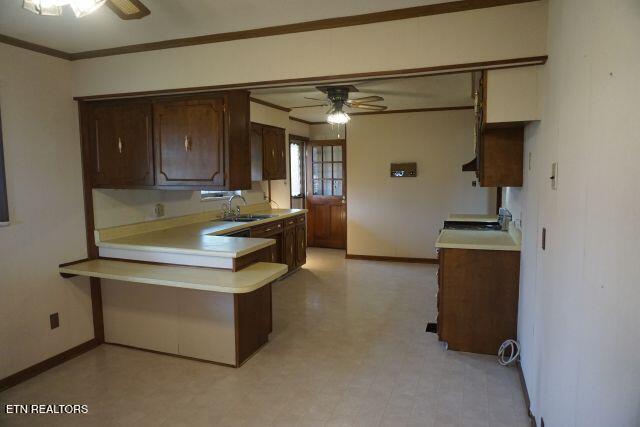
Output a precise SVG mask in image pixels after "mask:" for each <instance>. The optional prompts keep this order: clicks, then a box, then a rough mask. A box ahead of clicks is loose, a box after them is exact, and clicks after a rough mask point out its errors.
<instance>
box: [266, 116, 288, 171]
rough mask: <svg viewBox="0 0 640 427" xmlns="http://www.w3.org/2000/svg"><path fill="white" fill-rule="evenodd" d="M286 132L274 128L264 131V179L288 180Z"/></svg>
mask: <svg viewBox="0 0 640 427" xmlns="http://www.w3.org/2000/svg"><path fill="white" fill-rule="evenodd" d="M284 139H285V138H284V130H283V129H280V128H273V127H266V126H265V127H263V129H262V159H263V163H262V164H263V166H262V167H263V179H286V178H287V167H286V163H287V161H286V148H285V140H284Z"/></svg>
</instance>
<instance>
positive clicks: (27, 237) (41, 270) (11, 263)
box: [0, 44, 93, 378]
mask: <svg viewBox="0 0 640 427" xmlns="http://www.w3.org/2000/svg"><path fill="white" fill-rule="evenodd" d="M0 110H1V113H2V131H3V136H4V151H5V162H6V173H7V191H8V195H9V213H10V218H11V225H10V226H8V227H0V343H2V344H1V345H0V378H4V377H6V376H8V375H11V374H13V373H15V372H17V371H20V370H22V369H25V368H27V367H29V366H31V365H34V364H36V363H38V362H40V361H42V360H44V359H46V358H48V357H51V356H54V355H56V354H58V353H61V352H63V351H65V350H67V349H69V348H71V347H73V346H76V345H78V344H81V343H83V342H85V341H88V340H90V339H91V338H93V321H92V314H91V298H90V295H89V283H88V280H85V279H74V280H68V279H63V278H61V277H60V275H59V274H58V264H60V263H63V262H68V261H73V260H76V259H82V258H85V257H86V256H87V251H86V240H85V225H84V209H83V202H82V174H81V163H80V140H79V133H78V119H77V107H76V104H75V102H74V101H73V100H72V99H71V64H70V63H69V62H66V61H63V60H60V59H55V58H52V57H49V56H45V55H41V54H37V53H33V52H30V51H27V50H24V49H19V48H15V47H11V46H8V45H4V44H0ZM54 312H58V313H59V315H60V327H59V328H57V329H54V330H51V329H50V327H49V314H51V313H54Z"/></svg>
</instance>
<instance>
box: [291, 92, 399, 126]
mask: <svg viewBox="0 0 640 427" xmlns="http://www.w3.org/2000/svg"><path fill="white" fill-rule="evenodd" d="M316 89H317V90H319V91H320V92H322V93H325V94H326V95H327V100H326V101H325V103H324V104H313V105H299V106H295V107H291V108H313V107H321V106H323V105H329V106H330V107H331V108H330V109H329V111H327V113H326V114H327V123H329V124H332V125H335V124H338V125H343V124H345V123H347V122H348V121H349V120H351V117H349V115H348V114H347V113H346V112H345V111H344V108H345V107H347V108H351V109H360V110H369V111H384V110H386V109H387V107H386V106H385V105H374V104H371V103H372V102H379V101H384V98H383V97H381V96H378V95H371V96H364V97H361V98H355V99H349V93H350V92H359V91H358V88H356V87H355V86H353V85H346V86H345V85H342V86H316ZM304 98H305V99H311V100H314V101H323V100H322V99H319V98H313V97H308V96H305V97H304Z"/></svg>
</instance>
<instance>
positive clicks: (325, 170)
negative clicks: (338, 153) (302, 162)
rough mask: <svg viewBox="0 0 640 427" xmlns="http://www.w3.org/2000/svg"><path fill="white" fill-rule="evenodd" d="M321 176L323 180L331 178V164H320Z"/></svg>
mask: <svg viewBox="0 0 640 427" xmlns="http://www.w3.org/2000/svg"><path fill="white" fill-rule="evenodd" d="M322 175H323V177H324V178H325V179H327V178H331V163H323V164H322Z"/></svg>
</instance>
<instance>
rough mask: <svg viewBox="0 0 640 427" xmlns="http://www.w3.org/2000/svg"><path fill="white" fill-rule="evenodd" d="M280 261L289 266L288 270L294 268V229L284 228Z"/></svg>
mask: <svg viewBox="0 0 640 427" xmlns="http://www.w3.org/2000/svg"><path fill="white" fill-rule="evenodd" d="M282 246H283V253H282V263H283V264H287V265H288V266H289V271H291V270H293V269H294V268H296V229H295V227H288V228H285V230H284V233H283V236H282Z"/></svg>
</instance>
